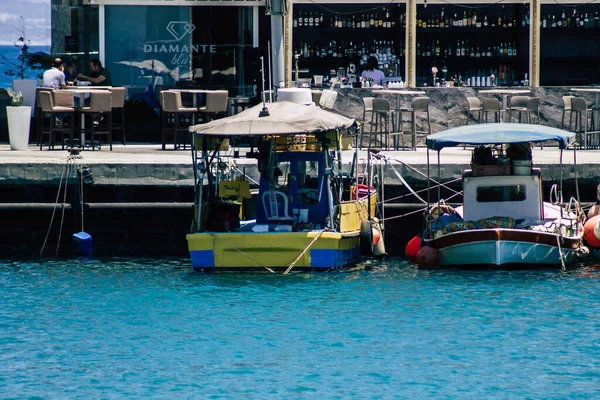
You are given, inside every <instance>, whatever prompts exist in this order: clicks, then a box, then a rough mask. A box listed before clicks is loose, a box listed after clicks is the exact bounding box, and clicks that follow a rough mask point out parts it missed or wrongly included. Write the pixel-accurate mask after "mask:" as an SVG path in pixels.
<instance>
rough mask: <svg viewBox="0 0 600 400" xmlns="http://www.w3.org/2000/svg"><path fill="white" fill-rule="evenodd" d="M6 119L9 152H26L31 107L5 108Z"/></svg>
mask: <svg viewBox="0 0 600 400" xmlns="http://www.w3.org/2000/svg"><path fill="white" fill-rule="evenodd" d="M6 115H7V117H8V138H9V140H10V149H11V150H27V148H28V147H29V126H30V124H31V107H28V106H21V107H11V106H7V107H6Z"/></svg>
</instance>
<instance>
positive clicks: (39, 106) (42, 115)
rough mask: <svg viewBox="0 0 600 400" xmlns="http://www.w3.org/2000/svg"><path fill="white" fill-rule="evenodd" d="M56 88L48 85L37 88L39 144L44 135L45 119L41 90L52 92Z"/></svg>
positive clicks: (36, 118) (36, 117)
mask: <svg viewBox="0 0 600 400" xmlns="http://www.w3.org/2000/svg"><path fill="white" fill-rule="evenodd" d="M53 90H54V89H52V88H47V87H38V88H35V99H36V100H35V104H37V107H36V109H35V111H36V112H35V121H36V131H37V145H38V146H39V145H40V140H41V137H42V124H43V121H44V112H42V103H41V101H40V92H41V91H46V92H50V93H52V91H53Z"/></svg>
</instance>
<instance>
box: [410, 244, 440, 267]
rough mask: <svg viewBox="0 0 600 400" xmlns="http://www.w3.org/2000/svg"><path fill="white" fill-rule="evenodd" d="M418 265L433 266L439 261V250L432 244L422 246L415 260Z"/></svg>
mask: <svg viewBox="0 0 600 400" xmlns="http://www.w3.org/2000/svg"><path fill="white" fill-rule="evenodd" d="M415 262H416V263H417V264H419V266H420V267H435V266H437V265H439V263H440V251H439V250H438V249H436V248H435V247H432V246H423V247H421V249H420V250H419V252H418V253H417V259H416V260H415Z"/></svg>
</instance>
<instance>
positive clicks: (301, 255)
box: [187, 101, 385, 273]
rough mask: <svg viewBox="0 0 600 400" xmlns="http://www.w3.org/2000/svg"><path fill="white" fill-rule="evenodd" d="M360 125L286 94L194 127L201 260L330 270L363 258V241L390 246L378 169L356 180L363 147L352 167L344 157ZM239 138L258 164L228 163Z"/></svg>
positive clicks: (208, 267) (239, 267) (226, 265)
mask: <svg viewBox="0 0 600 400" xmlns="http://www.w3.org/2000/svg"><path fill="white" fill-rule="evenodd" d="M355 128H356V123H355V121H354V120H353V119H349V118H346V117H343V116H340V115H337V114H334V113H332V112H329V111H326V110H323V109H320V108H318V107H316V106H314V105H302V104H296V103H292V102H287V101H280V102H273V103H263V104H259V105H257V106H255V107H252V108H249V109H247V110H245V111H243V112H241V113H239V114H237V115H234V116H231V117H228V118H223V119H219V120H215V121H211V122H208V123H205V124H199V125H195V126H193V127H191V128H190V132H191V133H192V135H193V139H194V140H192V142H193V146H192V147H193V148H192V157H193V166H194V176H195V196H194V221H193V223H192V227H191V232H190V233H189V234H187V242H188V248H189V251H190V256H191V259H192V264H193V267H194V269H195V270H197V271H209V272H214V271H250V270H262V271H270V272H276V271H283V272H285V273H288V272H290V271H291V270H292V269H293V270H294V271H296V270H303V271H323V270H334V269H339V268H344V267H348V266H352V265H355V264H357V263H358V262H360V261H361V259H362V258H363V255H365V251H363V252H361V245H362V247H363V249H365V248H366V249H368V250H369V251H370V250H371V247H374V248H375V250H376V252H378V254H382V253H384V252H385V249H384V248H383V247H382V246H383V228H382V226H381V225H379V224H378V222H377V219H376V217H377V215H378V209H377V193H376V191H377V189H376V187H375V184H376V182H375V181H376V180H377V178H376V175H375V173H371V172H369V171H367V172H365V173H362V174H361V176H360V179H359V176H358V174H356V173H355V171H356V168H355V165H356V160H357V153H356V152H355V153H353V154H354V157H353V162H351V163H350V164H351V165H350V167H349V168H348V169H345V168H343V164H342V146H343V143H342V142H343V140H344V138H343V137H342V132H347V131H348V130H350V131H352V130H353V129H355ZM234 140H235V141H236V142H237V143H238V145H239V144H240V143H242V142H245V143H246V146H247V147H245V148H246V149H249V151H247V152H246V153H245V157H246V159H247V161H251V162H253V164H252V165H253V166H250V165H247V166H246V167H244V168H241V167H237V168H230V169H228V168H226V166H227V165H228V163H229V162H231V161H233V160H231V159H227V157H228V155H229V154H230V153H231V151H230V150H231V149H230V146H229V144H231V143H232V141H234ZM238 149H244V147H239V148H238ZM238 152H239V150H238ZM351 153H352V152H351ZM234 155H235V150H234ZM240 157H242V158H243V155H240ZM253 168H254V169H255V170H256V176H257V179H254V182H252V179H253V178H252V177H251V175H252V174H251V171H252V170H253ZM225 170H228V172H227V173H224V171H225ZM374 170H375V171H376V168H375V169H374ZM361 231H362V236H361ZM361 237H362V242H361ZM365 241H366V242H367V244H365Z"/></svg>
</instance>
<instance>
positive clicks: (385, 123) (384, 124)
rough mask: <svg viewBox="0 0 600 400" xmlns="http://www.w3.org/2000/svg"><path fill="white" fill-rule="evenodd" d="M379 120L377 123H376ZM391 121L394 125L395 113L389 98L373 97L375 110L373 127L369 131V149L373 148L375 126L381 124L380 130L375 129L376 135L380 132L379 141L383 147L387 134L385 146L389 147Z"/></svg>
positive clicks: (372, 116) (372, 118)
mask: <svg viewBox="0 0 600 400" xmlns="http://www.w3.org/2000/svg"><path fill="white" fill-rule="evenodd" d="M373 120H376V121H378V122H377V124H376V123H375V121H373ZM390 122H391V124H392V126H394V114H393V112H392V109H391V107H390V101H389V100H388V99H377V98H375V99H373V112H372V113H371V129H370V131H369V149H371V141H372V140H373V137H372V136H373V126H377V125H379V130H375V137H377V133H379V142H380V143H381V147H382V148H383V145H384V140H383V136H384V135H385V147H386V148H388V147H389V138H390V132H391V131H390Z"/></svg>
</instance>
